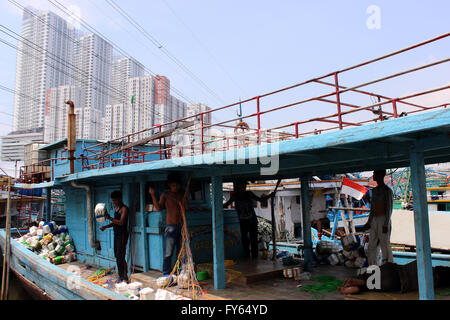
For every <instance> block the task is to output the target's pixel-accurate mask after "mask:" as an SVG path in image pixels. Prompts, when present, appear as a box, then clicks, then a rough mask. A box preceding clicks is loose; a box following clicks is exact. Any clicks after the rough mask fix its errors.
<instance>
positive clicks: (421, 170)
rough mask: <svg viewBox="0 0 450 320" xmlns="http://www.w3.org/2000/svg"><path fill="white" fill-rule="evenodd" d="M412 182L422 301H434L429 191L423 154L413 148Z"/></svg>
mask: <svg viewBox="0 0 450 320" xmlns="http://www.w3.org/2000/svg"><path fill="white" fill-rule="evenodd" d="M410 162H411V181H412V187H413V194H414V228H415V231H416V255H417V273H418V278H419V296H420V299H421V300H433V299H434V284H433V268H432V265H431V245H430V225H429V221H428V204H427V194H426V192H427V189H426V180H425V162H424V157H423V153H422V152H421V151H418V150H417V149H416V148H415V147H412V148H411V152H410Z"/></svg>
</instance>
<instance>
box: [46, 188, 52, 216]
mask: <svg viewBox="0 0 450 320" xmlns="http://www.w3.org/2000/svg"><path fill="white" fill-rule="evenodd" d="M46 189H47V199H46V207H47V212H46V217H45V221H51V220H52V188H50V187H48V188H46Z"/></svg>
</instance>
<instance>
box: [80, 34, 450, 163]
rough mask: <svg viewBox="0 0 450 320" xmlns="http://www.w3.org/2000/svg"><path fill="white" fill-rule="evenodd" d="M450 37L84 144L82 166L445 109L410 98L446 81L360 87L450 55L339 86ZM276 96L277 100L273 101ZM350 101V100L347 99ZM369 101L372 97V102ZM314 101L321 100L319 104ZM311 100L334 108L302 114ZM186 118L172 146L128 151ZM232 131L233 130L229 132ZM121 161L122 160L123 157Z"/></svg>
mask: <svg viewBox="0 0 450 320" xmlns="http://www.w3.org/2000/svg"><path fill="white" fill-rule="evenodd" d="M449 36H450V33H446V34H443V35H441V36H438V37H435V38H433V39H430V40H427V41H424V42H421V43H418V44H415V45H413V46H410V47H407V48H404V49H402V50H398V51H395V52H392V53H389V54H387V55H384V56H382V57H379V58H376V59H372V60H369V61H366V62H363V63H360V64H357V65H355V66H352V67H349V68H345V69H342V70H339V71H335V72H332V73H329V74H326V75H324V76H321V77H318V78H314V79H310V80H308V81H304V82H301V83H298V84H295V85H292V86H289V87H285V88H282V89H279V90H276V91H272V92H269V93H266V94H263V95H259V96H256V97H253V98H250V99H246V100H244V101H239V102H236V103H233V104H230V105H227V106H223V107H219V108H216V109H212V110H208V111H204V112H201V113H198V114H196V115H193V116H188V117H185V118H183V119H179V120H176V121H171V122H167V123H163V124H158V125H155V126H153V127H151V128H148V129H145V130H142V131H139V132H136V133H133V134H129V135H126V136H124V137H121V138H120V139H115V140H111V141H108V142H106V143H99V144H97V145H95V146H90V147H87V148H85V149H84V150H83V154H85V155H88V156H87V157H88V158H89V159H90V160H91V161H92V162H94V163H91V164H89V165H87V164H83V169H87V170H89V169H92V168H102V167H105V166H110V165H112V164H114V165H119V162H120V164H121V165H123V164H130V163H136V162H145V161H146V160H145V155H150V154H159V159H160V160H162V159H166V158H171V157H179V156H185V155H196V154H202V153H209V152H214V151H225V150H229V149H233V148H241V147H246V146H249V145H256V144H261V143H271V142H277V141H282V140H286V139H297V138H302V137H305V136H308V135H316V134H321V133H325V132H329V131H334V130H343V129H345V128H347V127H350V126H362V125H365V124H367V123H373V122H378V121H385V120H389V119H392V118H398V117H402V116H406V115H409V114H414V113H417V112H424V111H429V110H433V109H437V108H446V107H447V105H449V104H450V101H445V103H437V104H436V105H421V104H419V103H417V102H414V101H411V99H414V98H416V99H417V98H419V97H424V96H430V95H432V94H436V93H438V92H443V91H444V90H448V89H450V85H448V79H447V85H444V86H441V87H438V88H434V89H429V90H425V91H420V92H415V93H412V94H407V95H404V96H400V97H390V96H388V95H385V94H378V93H373V92H370V91H368V89H365V90H364V89H363V88H365V87H369V86H373V85H379V84H381V83H385V82H387V81H389V80H393V79H396V78H400V77H404V76H411V75H413V74H416V73H418V72H419V71H421V70H425V69H431V68H433V67H436V66H440V65H443V64H445V63H447V62H449V61H450V58H446V59H442V60H438V61H434V62H431V63H428V64H425V65H422V66H419V67H414V68H411V69H407V70H402V71H399V72H397V73H394V74H391V75H388V76H384V77H380V78H375V79H373V80H370V81H366V82H363V83H360V84H358V85H354V86H350V87H348V86H343V85H342V76H343V75H344V74H347V73H349V72H350V71H356V70H357V69H360V68H363V67H366V66H368V65H371V64H374V63H376V62H380V61H382V60H385V59H387V58H390V57H393V56H397V55H400V54H402V53H405V52H408V51H411V50H413V49H417V48H419V47H422V46H425V45H427V44H430V43H434V42H437V41H439V40H443V39H445V38H448V37H449ZM329 87H331V90H326V89H327V88H329ZM302 90H303V91H302ZM319 90H326V91H325V92H324V93H321V94H319V95H314V96H312V97H308V96H306V97H304V98H300V97H301V96H302V95H304V94H305V92H306V93H307V94H308V95H309V94H310V92H315V91H319ZM272 98H273V99H272ZM364 98H366V99H367V98H369V99H372V101H371V103H370V104H368V105H367V104H366V105H362V103H361V102H362V99H364ZM275 99H276V101H274V100H275ZM350 99H352V101H350ZM271 100H272V101H271ZM289 100H290V101H289ZM292 100H293V101H292ZM354 100H358V102H354ZM373 100H375V102H374V101H373ZM279 101H286V103H283V104H280V103H279ZM288 101H289V102H288ZM318 103H320V105H319V104H318ZM311 104H314V109H309V110H308V111H310V112H313V113H314V111H316V109H317V107H318V106H320V107H321V108H324V106H331V105H335V107H336V109H335V110H336V111H335V112H332V113H331V114H328V115H326V116H316V117H312V118H305V113H304V111H306V110H305V109H304V108H301V107H302V106H311ZM238 105H244V107H245V108H243V110H245V111H247V114H245V115H241V116H239V117H235V118H231V119H227V120H222V121H216V122H215V123H213V121H212V120H211V122H210V123H209V122H205V120H204V119H205V118H207V119H213V116H214V115H217V116H218V117H220V118H221V119H223V114H221V113H223V112H224V111H226V110H230V109H231V108H233V107H236V106H238ZM252 105H253V106H252ZM272 105H275V106H274V107H270V108H269V107H268V106H272ZM264 107H266V108H264ZM252 108H254V109H253V110H255V111H254V112H252V111H251V110H252ZM287 111H290V113H289V117H288V118H289V120H288V121H285V123H281V124H279V125H275V126H264V125H263V121H264V120H266V124H267V123H271V124H273V123H276V122H277V115H280V114H282V113H283V114H282V117H283V116H284V117H286V114H287V113H286V112H287ZM292 111H294V112H292ZM264 117H266V118H264ZM282 117H281V118H282ZM263 118H264V119H263ZM304 118H305V119H304ZM251 120H255V121H256V126H254V127H253V128H252V127H251V126H250V125H249V123H250V121H251ZM267 120H269V121H267ZM188 121H194V124H193V125H192V126H191V127H188V128H185V129H180V130H176V131H175V132H174V133H173V134H172V135H171V136H170V137H168V140H170V141H169V142H170V145H163V143H162V139H158V140H159V142H158V141H153V143H156V145H158V143H159V149H158V151H155V152H143V151H134V150H132V149H129V150H128V149H127V148H126V145H127V144H129V143H130V142H133V141H138V140H139V139H141V137H143V136H151V135H152V134H155V133H158V132H164V131H166V130H169V129H171V128H174V127H176V126H177V125H180V124H183V123H186V122H188ZM230 129H232V130H231V131H230ZM227 130H228V131H227ZM118 143H121V145H123V146H124V149H123V150H121V151H120V153H123V154H125V156H123V157H121V159H120V160H117V159H113V157H112V155H111V152H112V151H111V150H113V149H114V148H115V147H114V145H116V144H118ZM124 159H125V160H126V161H124Z"/></svg>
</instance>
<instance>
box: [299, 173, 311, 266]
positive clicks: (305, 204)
mask: <svg viewBox="0 0 450 320" xmlns="http://www.w3.org/2000/svg"><path fill="white" fill-rule="evenodd" d="M309 180H310V177H308V176H303V177H302V178H301V179H300V183H301V195H302V228H303V244H304V248H305V249H304V253H305V261H304V266H303V267H304V269H305V271H312V260H313V257H312V238H311V215H310V211H309V207H310V206H309Z"/></svg>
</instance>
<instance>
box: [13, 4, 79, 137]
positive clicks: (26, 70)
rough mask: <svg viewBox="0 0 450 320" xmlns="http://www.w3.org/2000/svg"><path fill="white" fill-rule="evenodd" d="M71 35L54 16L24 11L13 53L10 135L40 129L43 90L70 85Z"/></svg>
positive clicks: (65, 23) (67, 25)
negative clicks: (12, 120)
mask: <svg viewBox="0 0 450 320" xmlns="http://www.w3.org/2000/svg"><path fill="white" fill-rule="evenodd" d="M73 34H74V30H73V29H71V28H70V26H69V24H68V23H67V22H66V21H65V20H64V19H62V18H61V17H59V16H58V15H56V14H55V13H53V12H41V13H39V12H37V11H36V10H34V9H32V8H26V9H25V11H24V15H23V20H22V33H21V36H22V38H21V40H20V41H19V42H18V52H17V65H16V83H15V91H16V94H15V96H14V127H13V130H14V131H16V132H17V131H26V130H33V129H37V128H43V127H44V116H45V99H46V93H47V90H48V89H51V88H55V87H59V86H62V85H68V84H71V68H70V62H71V61H72V48H73V38H72V37H73Z"/></svg>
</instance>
